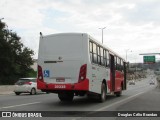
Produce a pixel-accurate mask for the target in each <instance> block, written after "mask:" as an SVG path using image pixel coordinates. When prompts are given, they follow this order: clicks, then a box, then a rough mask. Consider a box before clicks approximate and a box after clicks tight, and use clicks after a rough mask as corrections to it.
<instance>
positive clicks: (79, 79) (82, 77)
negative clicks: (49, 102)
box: [37, 33, 126, 102]
mask: <svg viewBox="0 0 160 120" xmlns="http://www.w3.org/2000/svg"><path fill="white" fill-rule="evenodd" d="M125 71H126V68H125V61H124V59H122V58H121V57H120V56H119V55H117V54H116V53H114V52H113V51H111V50H110V49H109V48H107V47H105V46H104V45H103V44H101V43H99V42H98V41H96V40H95V39H94V38H92V37H91V36H90V35H88V34H86V33H61V34H53V35H47V36H43V37H42V36H41V37H40V43H39V53H38V77H37V86H38V89H41V90H42V91H44V92H52V93H57V94H58V97H59V99H60V100H61V101H72V100H73V97H74V96H77V95H79V96H84V95H86V94H87V95H88V96H92V95H97V98H98V99H99V101H101V102H103V101H105V99H106V95H107V94H116V95H117V96H120V95H121V92H122V90H124V89H126V72H125Z"/></svg>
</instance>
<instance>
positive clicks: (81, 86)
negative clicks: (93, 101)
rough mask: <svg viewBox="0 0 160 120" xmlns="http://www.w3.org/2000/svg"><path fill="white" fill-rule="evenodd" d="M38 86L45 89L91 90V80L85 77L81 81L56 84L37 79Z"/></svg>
mask: <svg viewBox="0 0 160 120" xmlns="http://www.w3.org/2000/svg"><path fill="white" fill-rule="evenodd" d="M37 88H38V89H41V90H43V91H53V92H54V91H61V90H63V91H64V90H68V91H88V90H89V80H88V79H85V80H84V81H81V82H79V83H67V84H54V83H48V84H47V83H45V82H43V81H40V80H37Z"/></svg>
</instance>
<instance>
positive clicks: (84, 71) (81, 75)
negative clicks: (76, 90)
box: [78, 64, 87, 82]
mask: <svg viewBox="0 0 160 120" xmlns="http://www.w3.org/2000/svg"><path fill="white" fill-rule="evenodd" d="M86 75H87V64H84V65H82V66H81V68H80V72H79V80H78V82H81V81H83V80H85V79H86Z"/></svg>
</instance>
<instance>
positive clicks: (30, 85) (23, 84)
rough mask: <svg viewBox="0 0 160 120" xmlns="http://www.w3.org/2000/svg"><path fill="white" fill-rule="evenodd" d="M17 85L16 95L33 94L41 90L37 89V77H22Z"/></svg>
mask: <svg viewBox="0 0 160 120" xmlns="http://www.w3.org/2000/svg"><path fill="white" fill-rule="evenodd" d="M15 85H16V87H15V90H14V92H15V94H16V95H20V94H21V93H30V94H31V95H33V94H36V93H37V92H40V91H41V90H39V89H37V80H36V78H20V79H19V80H18V81H17V82H16V83H15Z"/></svg>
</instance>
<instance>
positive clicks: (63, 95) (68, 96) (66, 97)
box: [58, 93, 74, 102]
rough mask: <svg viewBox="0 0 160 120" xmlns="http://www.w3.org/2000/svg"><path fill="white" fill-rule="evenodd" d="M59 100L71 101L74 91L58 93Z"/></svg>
mask: <svg viewBox="0 0 160 120" xmlns="http://www.w3.org/2000/svg"><path fill="white" fill-rule="evenodd" d="M58 97H59V99H60V101H66V102H71V101H72V100H73V97H74V93H58Z"/></svg>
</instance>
